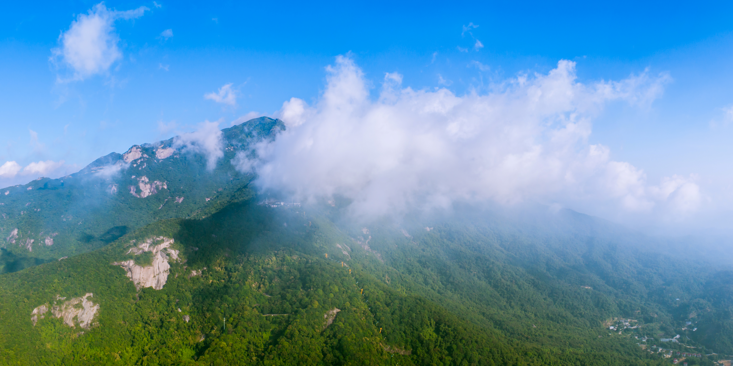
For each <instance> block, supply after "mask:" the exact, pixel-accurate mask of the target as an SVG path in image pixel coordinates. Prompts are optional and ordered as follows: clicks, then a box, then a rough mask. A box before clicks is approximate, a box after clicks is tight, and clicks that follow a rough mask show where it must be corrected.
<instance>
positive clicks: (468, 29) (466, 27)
mask: <svg viewBox="0 0 733 366" xmlns="http://www.w3.org/2000/svg"><path fill="white" fill-rule="evenodd" d="M476 28H478V25H475V24H473V22H470V23H468V25H464V26H463V32H461V37H463V36H464V35H466V32H468V33H469V34H470V33H471V30H472V29H476Z"/></svg>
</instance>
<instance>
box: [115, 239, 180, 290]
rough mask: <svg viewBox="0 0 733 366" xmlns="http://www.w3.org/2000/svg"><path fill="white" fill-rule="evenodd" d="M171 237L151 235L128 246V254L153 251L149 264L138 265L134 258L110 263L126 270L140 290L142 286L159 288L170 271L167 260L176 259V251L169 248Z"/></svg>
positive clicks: (166, 279) (171, 241)
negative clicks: (151, 260)
mask: <svg viewBox="0 0 733 366" xmlns="http://www.w3.org/2000/svg"><path fill="white" fill-rule="evenodd" d="M156 243H159V244H156ZM172 244H173V239H171V238H165V237H152V238H149V239H148V240H146V241H145V242H143V243H140V244H139V245H137V246H135V247H133V248H130V250H129V251H128V252H127V253H128V254H133V255H140V254H142V253H144V252H151V253H153V262H152V263H151V264H150V265H149V266H140V265H138V264H136V263H135V261H134V260H132V259H130V260H126V261H122V262H115V263H112V264H113V265H116V266H120V267H122V268H124V269H125V271H127V277H129V278H130V280H132V282H133V283H134V284H135V287H136V288H137V289H138V290H140V289H141V288H143V287H152V288H153V289H156V290H160V289H162V288H163V286H165V283H166V282H167V281H168V274H169V271H170V268H171V266H170V264H169V261H170V260H172V261H178V260H179V258H178V251H177V250H175V249H173V248H171V245H172Z"/></svg>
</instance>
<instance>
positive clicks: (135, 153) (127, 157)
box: [122, 146, 143, 163]
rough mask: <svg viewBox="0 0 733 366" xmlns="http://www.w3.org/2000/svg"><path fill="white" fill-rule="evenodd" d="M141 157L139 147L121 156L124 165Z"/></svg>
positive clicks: (141, 153) (132, 148) (134, 147)
mask: <svg viewBox="0 0 733 366" xmlns="http://www.w3.org/2000/svg"><path fill="white" fill-rule="evenodd" d="M142 156H143V152H142V150H140V147H138V146H133V147H131V148H130V150H129V151H127V152H126V153H125V154H124V155H122V159H123V160H124V161H125V163H131V162H133V161H135V160H137V159H140V158H141V157H142Z"/></svg>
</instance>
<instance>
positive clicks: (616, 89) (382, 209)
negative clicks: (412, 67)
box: [237, 57, 701, 216]
mask: <svg viewBox="0 0 733 366" xmlns="http://www.w3.org/2000/svg"><path fill="white" fill-rule="evenodd" d="M327 71H328V77H327V86H326V88H325V90H324V92H323V94H322V96H321V97H320V99H318V100H317V102H316V103H315V104H314V105H312V106H309V105H307V104H306V103H305V102H303V101H302V100H300V99H297V98H293V99H291V100H290V101H287V102H285V103H284V104H283V108H282V110H281V112H280V115H281V118H283V120H284V121H285V122H286V123H287V124H288V129H287V130H286V131H284V132H282V133H281V134H280V135H279V136H278V138H277V139H276V140H275V142H273V143H270V144H267V143H262V144H260V145H259V146H257V148H256V149H255V153H256V156H258V157H259V158H260V160H257V161H254V160H252V159H250V158H248V157H247V158H244V157H243V158H241V159H240V160H239V161H238V162H237V163H239V165H240V166H239V167H238V168H239V169H240V170H242V171H250V170H252V169H255V170H256V171H257V173H258V175H259V178H258V181H257V184H259V185H260V186H261V187H262V188H263V189H270V188H271V189H283V190H285V191H289V192H291V193H292V194H294V195H295V196H297V197H298V198H299V199H312V198H318V197H331V196H333V195H335V194H339V195H344V196H346V197H348V198H350V199H351V200H352V202H353V203H352V205H351V209H352V212H353V213H354V214H357V215H367V216H369V215H383V214H399V213H402V212H404V211H405V210H407V209H409V208H430V207H436V206H437V207H446V206H448V205H450V204H451V203H452V202H455V201H461V200H468V201H479V202H482V201H493V202H498V203H502V204H509V205H511V204H516V203H520V202H528V201H529V202H544V203H547V204H555V205H557V204H559V205H562V206H565V207H568V206H570V207H574V208H578V209H583V208H591V210H590V211H594V210H595V211H596V212H598V211H603V210H606V212H611V214H616V215H617V216H628V215H630V214H635V215H637V214H641V215H650V214H653V213H655V212H660V211H670V212H673V213H674V214H678V215H685V214H689V213H691V212H694V211H695V210H697V208H698V207H699V205H700V201H701V193H700V188H699V187H698V186H697V184H696V183H695V181H694V179H691V178H683V177H679V176H673V177H671V178H665V179H664V180H662V182H661V184H660V185H658V186H654V185H650V184H648V183H647V181H646V175H645V174H644V172H643V171H642V170H641V169H639V168H636V167H634V166H633V165H631V164H629V163H627V162H619V161H614V160H613V159H611V156H610V151H609V149H608V148H606V147H604V146H602V145H590V144H588V137H589V135H590V133H591V121H592V120H593V119H594V118H595V117H597V116H598V115H599V114H600V112H601V111H602V109H603V107H604V105H605V104H607V103H608V102H609V101H613V100H621V101H625V102H628V103H631V104H634V105H642V106H648V105H649V103H651V102H652V101H653V99H654V98H656V97H659V96H660V95H661V92H662V90H663V85H664V83H665V82H666V80H668V78H669V77H668V76H667V75H665V74H662V75H660V76H657V77H652V76H649V75H648V73H647V72H644V73H642V74H640V75H632V76H630V77H629V78H626V79H623V80H621V81H610V82H606V81H601V82H596V83H587V84H583V83H579V82H577V80H576V76H575V63H574V62H570V61H564V60H563V61H560V62H558V65H557V68H555V69H553V70H551V71H550V72H549V73H547V74H534V75H533V76H519V77H517V78H513V79H510V80H507V81H506V82H505V83H504V84H505V85H506V87H505V88H504V89H502V90H500V91H493V92H490V93H488V94H483V95H480V94H477V93H475V92H474V93H471V94H468V95H465V96H457V95H455V94H453V93H452V92H450V91H449V90H447V89H444V88H439V89H436V90H434V91H431V90H413V89H411V88H409V87H408V88H403V87H402V86H401V85H400V84H399V83H397V81H400V78H399V77H397V75H396V74H387V75H386V76H385V83H384V85H383V87H382V92H381V95H380V97H379V98H378V99H377V100H372V99H370V98H369V87H368V85H369V81H367V80H365V78H364V75H363V73H362V71H361V69H360V68H359V67H357V66H356V65H355V63H354V62H353V60H351V59H350V58H348V57H338V58H337V60H336V64H335V66H331V67H329V68H327ZM586 212H587V210H586ZM591 213H592V212H591Z"/></svg>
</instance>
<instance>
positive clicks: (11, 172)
mask: <svg viewBox="0 0 733 366" xmlns="http://www.w3.org/2000/svg"><path fill="white" fill-rule="evenodd" d="M21 169H22V167H21V166H20V164H18V163H16V162H14V161H6V162H5V164H3V165H1V166H0V178H14V177H15V176H16V175H18V172H20V170H21Z"/></svg>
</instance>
